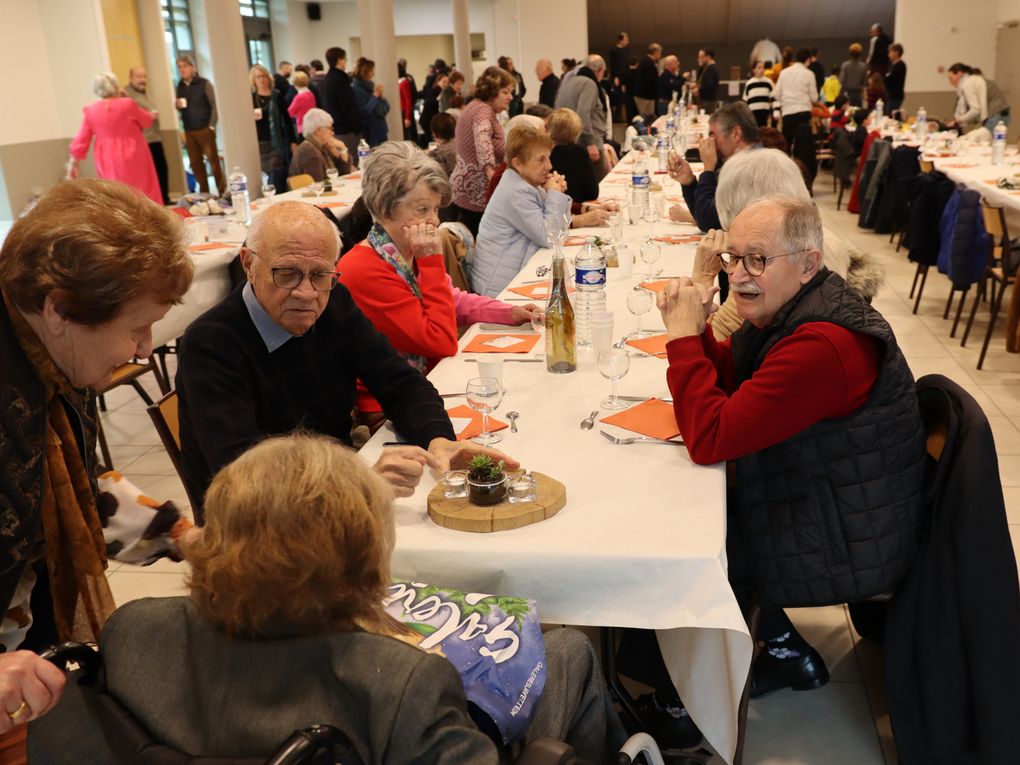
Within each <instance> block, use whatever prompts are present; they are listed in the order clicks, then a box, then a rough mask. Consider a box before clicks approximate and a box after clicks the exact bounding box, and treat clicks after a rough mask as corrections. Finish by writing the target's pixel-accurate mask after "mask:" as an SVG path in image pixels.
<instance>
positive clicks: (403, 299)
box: [338, 141, 539, 414]
mask: <svg viewBox="0 0 1020 765" xmlns="http://www.w3.org/2000/svg"><path fill="white" fill-rule="evenodd" d="M362 196H363V198H364V200H365V206H366V207H367V208H368V211H369V212H370V213H371V214H372V219H373V220H374V221H375V223H374V224H373V226H372V229H371V231H369V233H368V237H367V238H366V239H365V241H363V242H362V243H361V244H359V245H357V246H356V247H354V248H353V249H352V250H351V251H350V252H348V253H347V254H346V255H344V257H343V258H342V259H341V261H340V263H339V264H338V271H339V274H340V282H341V283H342V284H343V285H344V286H345V287H347V289H348V290H350V292H351V296H352V297H353V298H354V300H355V302H356V303H357V304H358V307H359V308H360V309H361V311H362V312H363V313H364V314H365V316H367V317H368V318H369V320H370V321H371V322H372V323H373V324H374V325H375V327H376V329H378V330H379V331H380V332H382V333H383V334H384V335H386V337H387V338H388V339H389V341H390V343H391V344H392V345H393V347H394V348H395V349H396V351H397V352H398V353H399V354H400V355H402V356H403V357H404V358H406V359H407V361H408V363H409V364H411V366H413V367H415V368H416V369H418V370H420V371H421V373H422V374H426V373H427V372H428V371H429V370H431V369H432V367H434V366H435V365H436V364H437V363H438V362H439V360H440V359H442V358H445V357H447V356H453V355H455V354H456V353H457V338H458V333H457V328H458V327H462V326H467V325H469V324H473V323H475V322H479V321H487V322H494V323H496V324H526V323H528V322H530V321H531V317H532V315H533V314H534V313H535V311H537V310H539V308H538V306H537V305H534V304H528V305H524V306H511V305H509V304H507V303H504V302H502V301H499V300H493V299H492V298H487V297H482V296H481V295H474V294H472V293H470V292H464V291H463V290H460V289H457V288H456V287H454V286H453V283H452V282H451V281H450V277H449V276H448V275H447V273H446V268H445V266H444V265H443V250H442V246H441V244H440V240H439V235H438V232H437V230H436V227H437V226H438V225H439V217H438V214H439V210H440V209H441V208H442V207H444V206H445V205H447V204H448V203H449V201H450V182H449V181H448V180H447V178H446V173H445V172H443V169H442V168H441V167H440V166H439V164H438V163H437V162H436V161H435V160H433V159H432V158H430V157H429V156H428V155H427V154H425V153H424V152H423V151H421V150H420V149H418V148H416V147H415V146H413V145H411V144H410V143H407V142H398V141H389V142H387V143H384V144H382V145H381V146H378V147H377V148H376V149H375V151H373V152H372V160H371V162H368V163H367V165H366V167H365V169H364V176H363V179H362ZM358 408H359V410H360V411H361V412H362V413H363V414H365V413H372V412H379V411H381V408H380V406H379V404H378V403H377V402H376V401H375V400H374V399H373V398H372V397H371V396H370V395H369V394H368V392H367V391H366V390H364V389H363V388H362V387H361V386H360V385H359V388H358Z"/></svg>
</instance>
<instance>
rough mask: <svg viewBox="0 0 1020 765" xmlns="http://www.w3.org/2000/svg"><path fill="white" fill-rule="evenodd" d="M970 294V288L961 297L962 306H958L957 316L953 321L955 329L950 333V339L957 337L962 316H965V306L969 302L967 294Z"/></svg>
mask: <svg viewBox="0 0 1020 765" xmlns="http://www.w3.org/2000/svg"><path fill="white" fill-rule="evenodd" d="M969 292H970V287H968V288H967V289H965V290H964V291H963V294H961V295H960V304H959V305H958V306H956V316H955V318H954V319H953V328H952V329H951V330H950V332H949V336H950V337H956V328H957V327H959V326H960V316H961V315H962V314H963V304H964V303H966V302H967V293H969Z"/></svg>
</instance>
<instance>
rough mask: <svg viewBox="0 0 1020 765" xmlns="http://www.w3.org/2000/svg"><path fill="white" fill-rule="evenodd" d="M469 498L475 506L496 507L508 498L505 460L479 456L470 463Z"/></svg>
mask: <svg viewBox="0 0 1020 765" xmlns="http://www.w3.org/2000/svg"><path fill="white" fill-rule="evenodd" d="M468 467H469V468H470V469H469V470H468V497H469V499H470V500H471V502H472V503H473V504H475V505H495V504H498V503H499V502H501V501H502V500H503V498H504V497H505V496H506V473H505V472H504V471H503V460H500V461H499V462H493V461H492V458H491V457H487V456H486V455H484V454H479V455H478V456H476V457H472V458H471V462H469V463H468Z"/></svg>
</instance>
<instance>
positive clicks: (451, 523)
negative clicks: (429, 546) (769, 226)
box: [428, 471, 567, 534]
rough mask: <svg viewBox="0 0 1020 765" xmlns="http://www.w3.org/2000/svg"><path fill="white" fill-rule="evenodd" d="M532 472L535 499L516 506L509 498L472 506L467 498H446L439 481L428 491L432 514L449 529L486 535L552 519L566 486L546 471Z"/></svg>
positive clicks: (562, 504) (561, 503) (563, 495)
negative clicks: (495, 502) (495, 503)
mask: <svg viewBox="0 0 1020 765" xmlns="http://www.w3.org/2000/svg"><path fill="white" fill-rule="evenodd" d="M531 474H532V475H533V476H534V477H535V488H536V495H537V496H536V499H535V501H534V502H521V503H518V504H515V505H512V504H510V502H509V500H506V499H504V500H503V501H502V502H500V503H499V504H498V505H489V506H487V507H481V506H480V505H473V504H471V502H470V500H469V499H468V498H467V497H458V498H456V499H447V498H446V497H444V496H443V484H442V483H439V484H437V485H436V487H435V488H433V489H432V491H430V492H429V498H428V508H429V517H430V518H431V519H432V520H433V521H435V522H436V523H438V524H439V525H440V526H443V527H444V528H447V529H456V530H457V531H474V532H478V533H483V534H487V533H489V532H491V531H506V530H508V529H519V528H521V527H522V526H529V525H531V524H532V523H538V522H539V521H544V520H545V519H546V518H552V517H553V516H554V515H556V513H558V512H559V510H560V508H562V507H563V506H564V505H565V504H566V503H567V487H566V486H564V485H563V484H562V483H560V482H559V481H557V480H556V479H555V478H550V477H549V476H547V475H545V474H544V473H536V472H534V471H533V472H532V473H531Z"/></svg>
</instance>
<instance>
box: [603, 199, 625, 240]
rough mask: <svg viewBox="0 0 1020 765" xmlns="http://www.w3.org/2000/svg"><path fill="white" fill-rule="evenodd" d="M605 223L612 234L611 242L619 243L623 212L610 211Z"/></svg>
mask: <svg viewBox="0 0 1020 765" xmlns="http://www.w3.org/2000/svg"><path fill="white" fill-rule="evenodd" d="M606 222H607V223H608V224H609V229H610V231H611V232H612V237H613V241H614V242H616V243H619V242H620V240H621V239H623V212H622V211H621V210H620V209H619V208H617V209H615V210H610V211H609V217H608V218H607V219H606Z"/></svg>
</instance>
